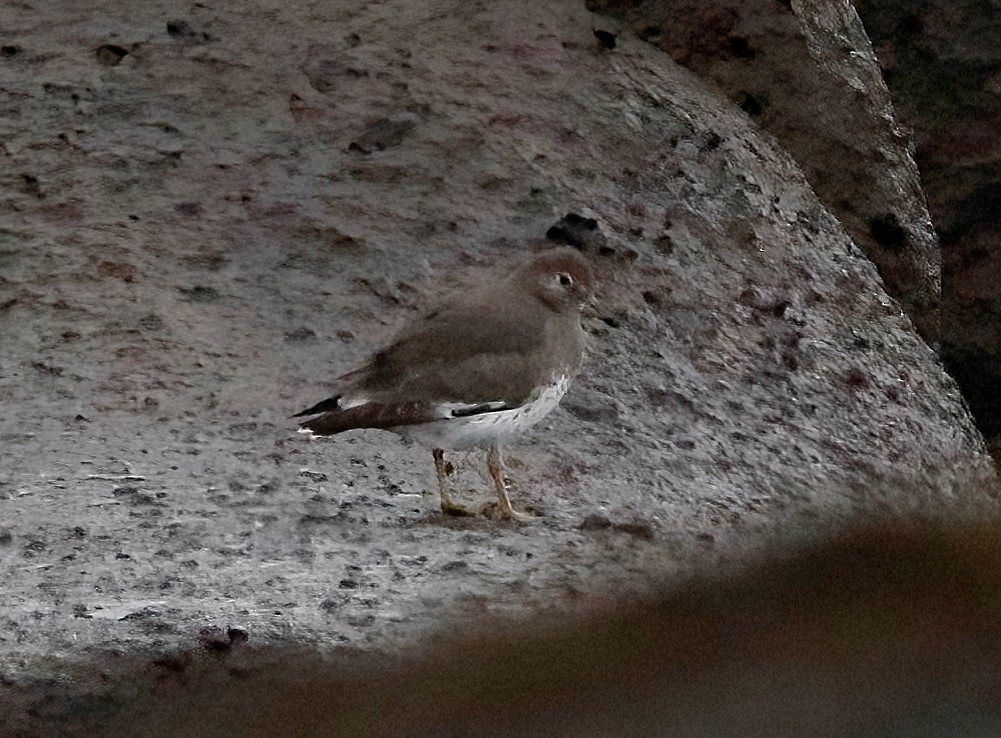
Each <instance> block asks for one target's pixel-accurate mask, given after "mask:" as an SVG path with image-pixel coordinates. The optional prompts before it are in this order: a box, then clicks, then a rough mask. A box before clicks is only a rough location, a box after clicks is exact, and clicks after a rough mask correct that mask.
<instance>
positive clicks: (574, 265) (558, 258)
mask: <svg viewBox="0 0 1001 738" xmlns="http://www.w3.org/2000/svg"><path fill="white" fill-rule="evenodd" d="M516 277H517V278H518V279H519V280H522V281H523V283H524V284H525V286H526V287H527V288H528V289H529V291H530V292H531V293H532V294H533V295H535V296H536V297H538V298H539V299H540V300H542V301H543V302H544V303H546V305H548V306H549V307H550V308H552V309H553V310H567V309H574V310H579V309H580V308H581V307H583V306H584V305H585V304H586V303H587V302H589V301H591V300H592V299H593V298H594V272H593V271H592V270H591V265H590V264H588V263H587V260H586V259H585V258H584V256H583V254H581V253H580V252H579V251H577V250H576V249H572V248H562V249H553V250H552V251H546V252H544V253H541V254H539V255H538V256H536V257H535V258H534V259H532V260H531V261H530V262H528V264H526V265H525V266H524V267H522V268H521V269H520V270H519V271H518V273H517V274H516Z"/></svg>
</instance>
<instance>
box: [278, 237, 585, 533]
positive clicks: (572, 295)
mask: <svg viewBox="0 0 1001 738" xmlns="http://www.w3.org/2000/svg"><path fill="white" fill-rule="evenodd" d="M594 292H595V278H594V272H593V270H592V269H591V266H590V264H589V263H588V260H587V259H586V258H585V257H584V255H583V254H581V253H580V252H579V251H577V250H576V249H574V248H570V247H562V248H556V249H550V250H547V251H543V252H539V253H537V254H535V255H534V256H532V257H531V258H529V259H527V260H526V261H524V262H523V263H522V264H520V265H519V266H518V267H516V268H514V269H512V270H509V273H508V274H506V275H503V276H501V277H500V278H493V279H489V278H484V279H483V280H481V283H480V284H478V285H476V286H475V287H474V288H473V289H470V290H467V291H465V292H460V293H458V294H455V295H453V296H452V297H450V298H448V299H446V300H444V301H443V302H441V303H440V304H438V305H436V306H435V307H432V308H431V309H430V310H428V311H427V312H426V313H424V314H423V315H422V316H421V317H420V318H418V319H417V320H415V321H413V322H412V323H410V324H409V325H407V326H405V327H404V328H403V329H402V330H401V331H400V332H399V333H398V334H397V335H396V337H395V338H394V339H393V340H392V341H391V342H390V343H389V345H388V346H386V347H384V348H382V349H381V350H379V351H376V352H375V353H374V354H373V355H372V356H371V358H370V359H369V360H368V361H367V362H366V363H365V364H364V365H363V366H361V367H360V368H358V369H355V370H353V371H349V372H347V373H346V374H343V375H341V376H340V377H338V378H337V379H335V380H334V382H333V388H334V394H333V395H332V396H331V397H328V398H326V399H324V400H321V401H320V402H318V403H316V404H314V405H311V406H310V407H308V408H306V409H305V410H303V411H301V412H299V413H296V414H295V415H293V416H292V417H293V418H304V417H305V418H307V419H306V420H304V421H302V422H301V423H300V431H302V432H306V433H309V434H312V435H316V436H330V435H335V434H338V433H342V432H344V431H349V430H353V429H359V428H380V429H385V430H389V431H392V432H394V433H396V434H397V435H399V436H401V437H403V438H404V439H406V440H409V441H415V442H418V443H420V444H423V445H425V446H427V447H429V448H430V449H431V451H432V457H433V459H434V465H435V473H436V475H437V478H438V491H439V495H440V505H441V510H442V511H443V512H445V513H449V514H456V515H462V514H473V513H472V512H471V511H469V510H467V509H466V508H464V507H462V506H461V505H459V504H458V503H456V502H455V501H454V500H453V499H452V496H451V494H450V492H449V490H448V479H447V477H448V476H449V474H450V471H451V465H450V464H448V463H447V462H446V461H445V450H446V449H448V450H461V449H471V448H486V449H487V459H486V460H487V471H488V472H489V474H490V478H491V479H492V481H493V486H494V491H495V493H496V495H497V507H498V513H499V516H500V518H502V519H506V520H513V521H518V522H528V521H529V520H531V519H532V518H533V516H531V515H528V514H526V513H523V512H520V511H517V510H515V509H514V507H512V505H511V500H510V497H509V495H508V492H507V487H506V485H505V482H504V457H503V454H502V446H503V445H504V444H505V443H506V442H508V441H510V440H512V439H513V438H514V437H515V436H517V435H518V434H519V433H520V432H522V431H523V430H525V429H526V428H528V427H530V426H532V425H534V424H536V423H538V422H539V421H540V420H541V419H542V418H544V417H545V416H546V415H547V414H548V413H549V412H550V411H552V410H553V409H554V408H555V407H556V406H557V405H558V404H559V402H560V400H561V399H562V398H563V396H564V395H565V394H566V392H567V389H568V387H569V385H570V381H571V380H572V379H573V377H574V376H575V375H576V374H577V372H578V371H579V370H580V368H581V365H582V362H583V356H584V343H585V341H584V331H583V328H582V326H581V322H580V311H581V309H582V308H583V307H584V306H585V305H586V304H588V303H592V302H593V301H594Z"/></svg>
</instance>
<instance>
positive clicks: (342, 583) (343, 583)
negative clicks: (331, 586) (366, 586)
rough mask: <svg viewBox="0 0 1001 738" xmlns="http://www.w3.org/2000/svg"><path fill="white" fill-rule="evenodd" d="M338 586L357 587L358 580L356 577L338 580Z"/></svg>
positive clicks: (343, 587) (344, 587) (342, 587)
mask: <svg viewBox="0 0 1001 738" xmlns="http://www.w3.org/2000/svg"><path fill="white" fill-rule="evenodd" d="M337 586H338V587H340V588H341V589H357V587H358V582H356V581H355V580H354V579H342V580H341V581H340V582H338V584H337Z"/></svg>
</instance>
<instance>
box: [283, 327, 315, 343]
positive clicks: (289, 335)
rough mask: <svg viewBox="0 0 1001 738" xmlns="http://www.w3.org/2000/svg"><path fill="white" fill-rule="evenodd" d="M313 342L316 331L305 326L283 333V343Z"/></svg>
mask: <svg viewBox="0 0 1001 738" xmlns="http://www.w3.org/2000/svg"><path fill="white" fill-rule="evenodd" d="M314 341H316V331H314V330H313V329H311V328H306V327H305V326H303V327H302V328H296V329H295V330H291V331H287V332H286V333H285V343H313V342H314Z"/></svg>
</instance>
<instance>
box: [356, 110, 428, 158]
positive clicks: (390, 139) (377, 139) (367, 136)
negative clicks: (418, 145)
mask: <svg viewBox="0 0 1001 738" xmlns="http://www.w3.org/2000/svg"><path fill="white" fill-rule="evenodd" d="M415 125H416V124H415V123H414V122H413V121H411V120H390V119H389V118H380V119H379V120H377V121H375V122H373V123H371V124H369V125H368V127H366V129H365V130H364V132H363V133H362V134H361V135H360V136H359V137H358V138H357V139H356V140H354V141H352V142H351V145H350V146H348V150H349V151H358V152H361V153H362V154H371V153H374V152H376V151H385V150H386V149H389V148H392V147H393V146H399V145H400V144H401V143H402V142H403V139H405V138H406V137H407V134H409V133H410V131H412V130H413V129H414V127H415Z"/></svg>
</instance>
